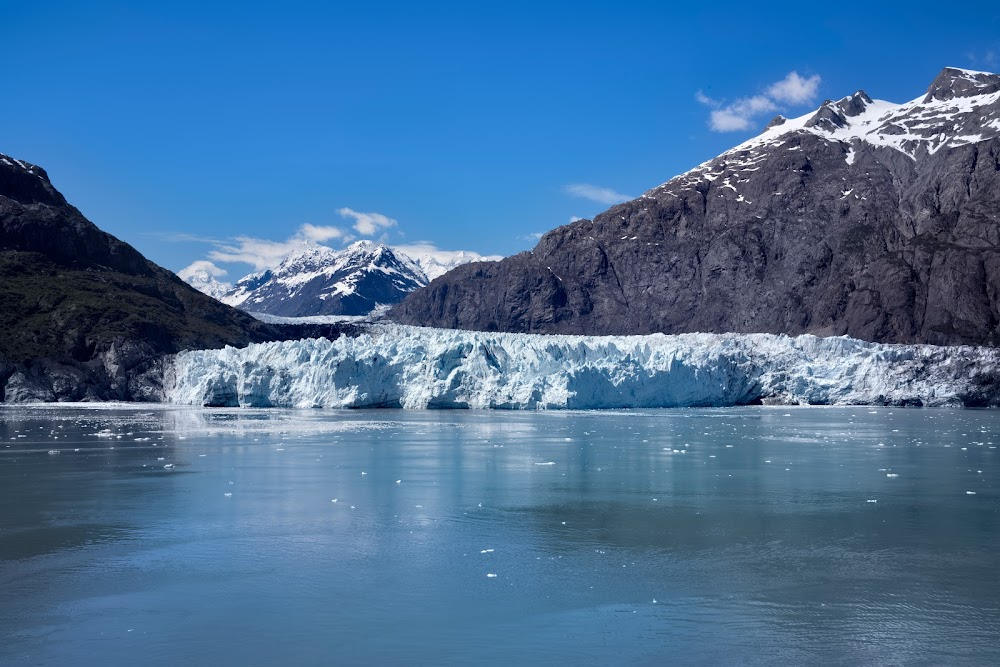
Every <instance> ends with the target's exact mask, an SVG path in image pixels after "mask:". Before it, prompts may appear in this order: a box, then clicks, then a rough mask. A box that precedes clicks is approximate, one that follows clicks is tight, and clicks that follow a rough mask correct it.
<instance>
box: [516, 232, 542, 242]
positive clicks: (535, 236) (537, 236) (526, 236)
mask: <svg viewBox="0 0 1000 667" xmlns="http://www.w3.org/2000/svg"><path fill="white" fill-rule="evenodd" d="M543 236H545V232H532V233H531V234H521V235H520V236H518V237H517V240H518V241H537V240H539V239H540V238H542V237H543Z"/></svg>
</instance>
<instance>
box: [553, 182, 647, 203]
mask: <svg viewBox="0 0 1000 667" xmlns="http://www.w3.org/2000/svg"><path fill="white" fill-rule="evenodd" d="M563 190H564V191H565V192H566V193H567V194H570V195H573V196H574V197H580V198H582V199H589V200H590V201H595V202H597V203H598V204H620V203H622V202H623V201H628V200H630V199H634V197H631V196H629V195H623V194H622V193H620V192H615V191H614V190H612V189H611V188H602V187H601V186H599V185H588V184H586V183H573V184H570V185H567V186H566V187H564V188H563Z"/></svg>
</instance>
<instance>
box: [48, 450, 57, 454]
mask: <svg viewBox="0 0 1000 667" xmlns="http://www.w3.org/2000/svg"><path fill="white" fill-rule="evenodd" d="M58 453H59V450H58V449H50V450H49V455H54V454H58Z"/></svg>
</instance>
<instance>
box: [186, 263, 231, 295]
mask: <svg viewBox="0 0 1000 667" xmlns="http://www.w3.org/2000/svg"><path fill="white" fill-rule="evenodd" d="M214 268H215V267H214V265H213V264H211V263H210V262H195V263H194V264H192V265H191V266H189V267H187V268H186V269H183V270H182V271H178V273H177V276H178V277H179V278H180V279H181V280H183V281H184V282H186V283H187V284H188V285H190V286H191V287H193V288H195V289H196V290H198V291H199V292H201V293H203V294H207V295H209V296H210V297H212V298H213V299H215V300H216V301H223V302H225V297H226V295H227V294H228V293H229V292H230V291H232V289H233V286H232V285H230V284H229V283H225V282H222V281H220V280H219V279H218V278H216V275H218V271H217V270H214Z"/></svg>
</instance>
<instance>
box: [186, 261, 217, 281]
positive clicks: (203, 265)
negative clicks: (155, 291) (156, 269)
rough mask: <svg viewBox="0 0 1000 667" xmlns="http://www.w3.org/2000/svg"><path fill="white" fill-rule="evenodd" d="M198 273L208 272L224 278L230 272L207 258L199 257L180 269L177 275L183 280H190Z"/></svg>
mask: <svg viewBox="0 0 1000 667" xmlns="http://www.w3.org/2000/svg"><path fill="white" fill-rule="evenodd" d="M197 273H207V274H208V275H210V276H211V277H213V278H222V277H223V276H225V275H226V274H227V273H229V272H228V271H226V270H225V269H223V268H221V267H218V266H216V265H215V264H213V263H212V262H209V261H208V260H206V259H198V260H195V261H193V262H191V264H189V265H188V266H186V267H184V268H183V269H181V270H180V271H178V272H177V275H178V276H179V277H180V279H181V280H188V279H189V278H191V276H193V275H195V274H197Z"/></svg>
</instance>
